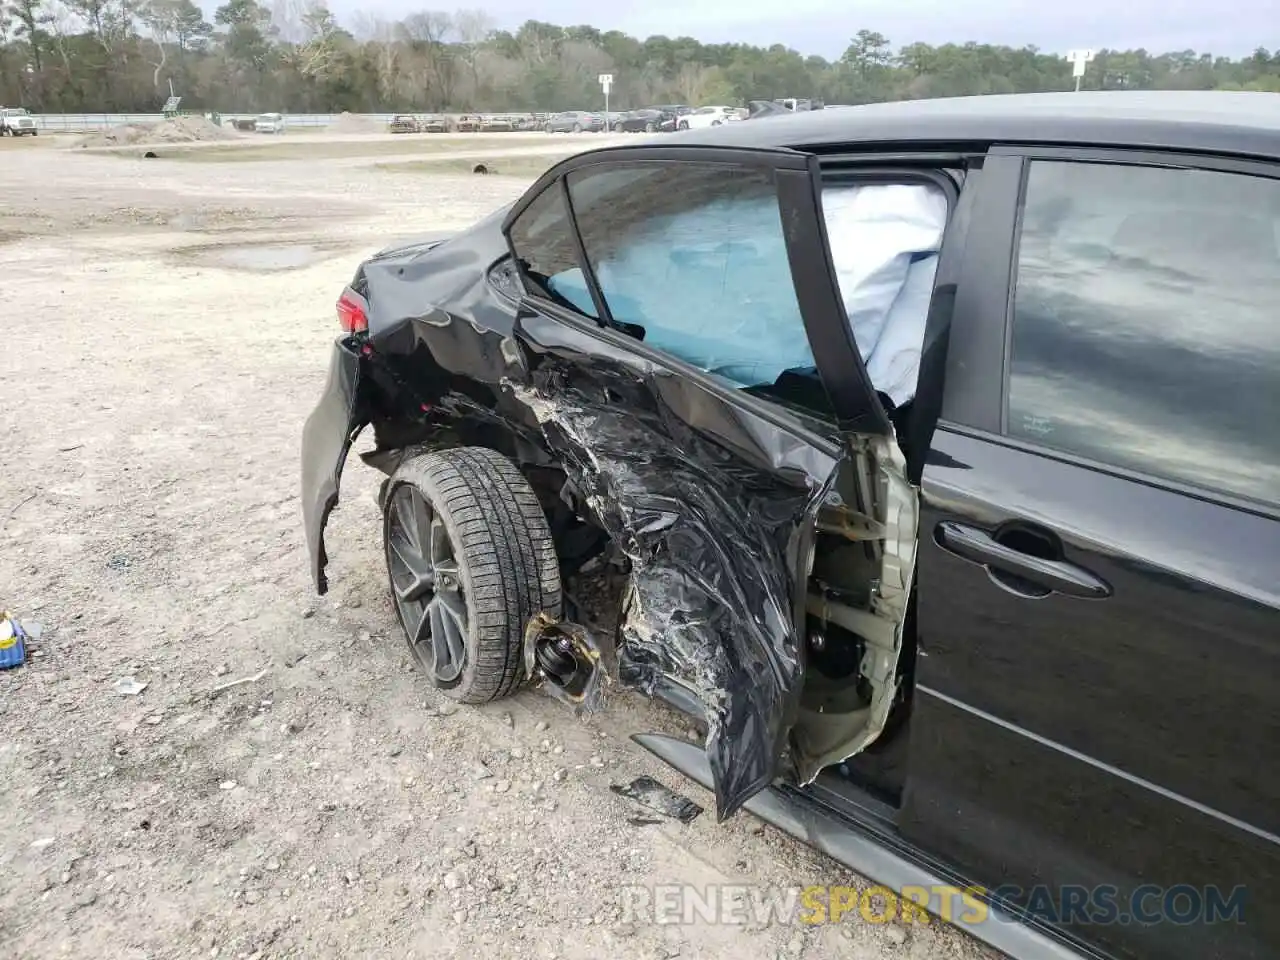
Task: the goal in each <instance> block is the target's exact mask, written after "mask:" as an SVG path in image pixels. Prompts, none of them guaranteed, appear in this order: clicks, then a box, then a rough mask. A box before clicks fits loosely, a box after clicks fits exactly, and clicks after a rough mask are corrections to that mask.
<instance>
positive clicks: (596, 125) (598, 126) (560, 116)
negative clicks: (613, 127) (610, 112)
mask: <svg viewBox="0 0 1280 960" xmlns="http://www.w3.org/2000/svg"><path fill="white" fill-rule="evenodd" d="M542 129H544V130H546V131H547V133H584V132H586V133H599V132H600V131H601V130H603V129H604V117H602V116H601V115H600V114H598V113H588V112H587V111H585V110H566V111H565V112H564V113H557V114H556V115H555V116H553V117H551V119H549V120H548V121H547V122H546V123H545V124H544V125H543V127H542Z"/></svg>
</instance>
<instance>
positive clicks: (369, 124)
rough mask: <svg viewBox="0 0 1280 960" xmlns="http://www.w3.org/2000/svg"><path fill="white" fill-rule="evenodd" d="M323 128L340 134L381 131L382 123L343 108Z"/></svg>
mask: <svg viewBox="0 0 1280 960" xmlns="http://www.w3.org/2000/svg"><path fill="white" fill-rule="evenodd" d="M325 129H326V130H327V131H328V132H329V133H341V134H354V133H382V125H381V124H379V123H378V122H377V121H375V120H370V119H369V118H368V117H357V116H355V115H354V114H351V113H347V112H346V111H345V110H344V111H343V112H342V113H340V114H339V115H338V117H337V119H336V120H334V121H333V123H331V124H329V126H327V127H326V128H325Z"/></svg>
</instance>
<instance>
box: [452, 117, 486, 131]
mask: <svg viewBox="0 0 1280 960" xmlns="http://www.w3.org/2000/svg"><path fill="white" fill-rule="evenodd" d="M483 125H484V118H483V117H482V116H480V115H479V114H478V113H464V114H462V115H461V116H459V117H458V119H457V120H456V121H455V122H454V129H455V130H457V131H458V132H459V133H475V132H476V131H478V130H479V129H480V128H481V127H482V126H483Z"/></svg>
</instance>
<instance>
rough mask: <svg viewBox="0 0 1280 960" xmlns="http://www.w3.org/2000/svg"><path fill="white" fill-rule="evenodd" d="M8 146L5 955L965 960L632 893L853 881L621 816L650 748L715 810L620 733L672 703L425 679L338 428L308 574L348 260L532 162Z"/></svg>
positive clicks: (773, 853) (2, 168)
mask: <svg viewBox="0 0 1280 960" xmlns="http://www.w3.org/2000/svg"><path fill="white" fill-rule="evenodd" d="M607 139H608V138H604V137H585V138H582V139H581V140H576V139H570V138H556V139H555V140H554V144H553V145H548V147H547V148H546V149H548V150H554V151H559V152H563V151H564V150H566V149H568V148H572V147H573V146H574V145H576V144H584V145H595V144H599V143H602V142H605V141H606V140H607ZM42 141H43V138H42ZM6 147H7V144H3V143H0V182H3V183H5V184H6V185H7V186H6V188H5V190H4V193H3V196H2V197H0V255H2V256H3V260H4V264H5V266H4V281H3V288H4V292H5V295H6V296H5V302H6V305H7V307H8V311H9V322H8V323H7V324H6V346H5V350H4V364H3V366H4V387H3V391H4V402H3V403H2V404H0V441H2V443H0V456H2V457H3V467H4V469H3V471H2V472H0V607H8V608H10V609H12V610H13V611H15V613H17V614H18V615H19V616H22V617H25V618H29V619H33V620H38V621H39V622H40V623H41V624H42V625H43V626H44V634H43V636H42V638H41V639H40V640H39V642H37V643H36V644H35V645H34V647H33V656H32V659H31V661H30V663H29V664H28V666H26V667H24V668H22V669H20V670H16V671H12V672H9V673H5V674H0V703H2V704H3V707H2V708H0V716H2V717H3V721H4V727H3V736H2V737H0V784H3V785H2V786H0V798H2V800H3V808H4V810H5V812H6V816H5V817H4V818H3V820H0V955H2V956H6V957H15V958H18V957H94V958H97V960H100V958H115V957H128V958H163V957H179V956H182V957H194V956H204V957H224V958H225V957H237V958H264V957H357V956H359V957H396V958H403V957H452V956H472V955H475V954H476V953H477V951H480V952H481V955H483V956H486V957H490V956H493V957H513V958H515V957H519V958H544V957H545V958H550V957H563V958H574V957H581V958H593V960H594V958H598V957H601V956H617V957H643V958H662V960H665V958H673V957H681V958H731V957H733V958H737V957H742V956H752V957H774V956H784V957H797V958H822V957H835V956H839V957H844V958H879V957H904V958H916V960H919V958H940V957H964V958H970V957H972V958H976V957H985V956H988V954H987V953H985V952H984V951H982V950H981V949H979V948H978V947H977V946H976V945H975V944H974V943H973V942H972V941H970V940H969V939H967V938H966V937H965V936H964V935H962V934H960V933H959V932H957V931H955V930H953V929H951V928H948V927H944V926H942V925H940V924H938V923H936V922H935V923H933V924H930V925H928V926H919V925H913V926H911V927H907V926H902V925H898V924H894V925H888V926H884V925H873V924H868V923H865V922H862V921H860V920H857V918H856V914H855V915H851V916H850V917H848V918H846V920H845V921H844V922H843V923H841V924H839V925H835V926H823V927H808V926H804V925H801V924H750V925H748V926H747V927H746V928H743V927H741V926H730V925H724V924H708V923H702V922H699V923H696V924H691V925H684V924H677V925H654V924H647V923H643V922H641V923H634V922H626V921H625V918H624V917H623V916H622V914H621V912H620V907H621V900H622V894H621V892H620V891H621V888H622V886H623V885H625V884H664V883H675V882H680V883H688V884H693V885H696V886H698V887H703V886H705V885H707V884H714V883H731V884H752V885H761V886H767V885H773V886H782V887H795V886H802V885H807V884H817V883H822V884H841V883H853V884H860V883H861V881H859V880H858V879H857V878H855V877H851V876H850V875H849V874H848V873H847V872H846V871H844V870H843V869H842V868H840V867H839V866H838V865H836V864H834V863H833V862H831V861H829V860H827V859H826V858H824V857H822V856H820V855H818V854H815V853H813V852H812V851H810V850H808V849H807V848H805V847H803V846H801V845H799V844H796V843H794V842H792V841H791V840H789V839H788V838H786V837H784V836H782V835H780V834H778V833H777V832H775V831H774V830H772V829H771V828H765V827H763V826H762V825H761V824H759V823H758V822H756V821H754V820H753V819H752V818H751V817H749V816H747V815H743V816H739V817H736V818H734V819H733V820H731V821H729V822H728V823H726V824H724V825H720V826H717V825H716V824H715V822H714V816H713V815H712V814H711V813H710V812H708V813H706V814H704V815H703V816H701V817H699V818H698V819H696V820H694V821H693V822H692V823H691V824H688V825H684V824H681V823H678V822H676V821H665V820H664V821H662V822H659V823H652V822H646V821H645V820H643V819H640V820H637V819H636V810H635V809H634V808H633V806H632V805H631V804H630V802H629V801H625V800H623V799H621V798H620V797H617V796H615V795H614V794H613V793H611V792H610V790H609V786H610V785H611V784H614V783H619V782H624V781H628V780H630V779H631V778H633V777H635V776H638V775H640V774H643V773H649V774H652V775H654V776H655V777H657V778H658V779H660V780H662V781H663V782H665V783H666V784H668V785H669V786H672V787H674V788H675V789H677V790H680V791H681V792H684V793H686V794H687V795H688V796H690V797H692V798H693V799H694V800H696V801H697V802H698V803H700V804H702V805H703V806H704V807H705V808H706V809H707V810H708V811H711V810H713V808H714V804H713V802H712V800H711V798H710V796H708V795H707V794H705V793H704V792H702V791H700V790H698V789H697V788H695V787H693V786H692V785H691V784H689V783H687V782H685V781H682V780H681V778H680V777H679V776H678V775H677V774H675V773H674V772H673V771H671V770H669V769H667V768H664V767H662V765H661V764H659V763H658V762H657V761H654V760H652V759H651V758H650V757H649V756H648V755H647V754H646V753H644V751H642V750H640V749H639V748H638V747H635V746H633V745H632V744H630V742H629V741H628V739H627V737H628V736H629V735H630V734H631V733H633V732H636V731H641V730H655V729H657V730H665V731H668V732H676V733H681V734H683V733H685V732H686V731H685V727H684V724H683V723H682V722H681V721H680V720H679V719H678V718H676V717H675V716H673V715H671V714H669V713H667V712H665V711H663V710H662V709H660V708H659V707H657V706H654V705H652V704H648V703H646V702H643V701H641V700H639V699H638V698H634V697H630V696H620V697H618V698H616V699H615V700H614V702H613V703H612V705H611V707H610V709H609V710H608V711H607V712H606V713H604V714H601V715H599V716H597V717H596V718H594V719H591V720H586V721H582V720H575V719H573V718H572V717H571V716H570V715H569V714H568V713H566V712H565V711H564V709H563V708H562V707H560V706H559V705H557V704H556V703H554V702H553V701H552V700H551V699H549V698H547V697H545V696H543V695H541V694H538V693H536V692H524V693H521V694H520V695H518V696H516V697H514V698H512V699H510V700H506V701H503V702H500V703H497V704H494V705H492V706H490V707H485V708H467V707H463V708H456V707H454V706H453V705H452V704H450V703H448V702H446V701H445V700H443V698H441V697H438V696H436V695H435V693H434V692H433V691H432V690H431V689H430V688H429V687H428V686H427V684H426V682H425V681H424V680H423V679H422V678H421V677H420V676H417V675H416V674H415V673H414V672H413V670H412V669H411V668H410V666H409V659H408V656H407V652H406V651H405V648H404V644H403V640H402V639H401V637H400V636H399V635H398V630H397V627H396V625H395V618H394V614H393V612H392V610H391V607H390V604H389V601H388V598H387V594H386V588H385V576H384V572H383V565H382V559H381V553H380V547H379V543H378V534H377V531H378V521H377V510H376V507H375V505H374V503H373V492H374V489H375V486H376V477H375V476H374V475H373V474H372V473H371V472H370V471H368V470H366V469H364V468H363V467H362V466H361V465H359V463H358V462H353V465H352V467H351V469H350V470H349V471H348V473H347V476H346V477H345V480H346V483H345V486H344V491H343V492H344V499H343V502H342V506H341V508H340V510H339V511H338V512H337V513H336V514H335V515H334V517H333V521H332V523H331V524H330V532H329V543H330V550H331V552H332V554H333V561H332V563H331V565H330V577H331V582H332V583H333V585H334V586H333V590H332V592H331V594H330V596H328V597H326V598H323V599H320V598H317V597H315V596H314V594H313V592H312V589H311V584H310V582H309V579H308V576H307V562H306V556H305V550H304V546H303V542H302V524H301V517H300V508H299V502H298V492H297V488H298V444H299V437H300V433H301V427H302V422H303V419H304V418H305V417H306V415H307V414H308V413H309V411H310V409H311V407H312V406H313V405H314V403H315V401H316V399H317V397H318V396H319V393H320V389H321V385H322V381H323V376H324V371H325V365H326V360H327V356H328V353H329V349H330V343H331V341H332V339H333V337H334V336H335V335H336V333H337V324H336V320H335V318H334V315H333V301H334V298H335V296H336V293H337V291H338V289H339V288H340V286H341V285H342V283H344V282H345V281H346V280H347V279H348V278H349V276H350V274H351V271H352V269H353V267H354V266H355V264H356V262H357V261H358V260H359V259H360V258H361V257H363V256H365V255H367V254H368V253H370V252H371V251H372V250H374V249H377V248H378V247H381V246H384V245H385V244H387V243H388V242H390V241H392V240H394V239H396V238H397V237H401V236H410V235H413V234H415V233H420V232H427V231H432V230H436V229H447V228H452V227H459V226H462V225H465V224H466V223H468V222H470V221H472V220H473V219H475V218H476V217H478V216H480V215H482V214H484V213H487V212H488V211H490V210H491V209H492V208H493V207H494V206H496V205H497V204H499V203H501V202H504V201H506V200H509V199H512V198H514V197H515V196H516V195H518V194H519V192H520V191H521V190H522V189H523V188H524V187H525V186H526V183H527V181H521V180H516V179H511V178H504V177H472V176H453V177H449V176H439V177H431V176H410V175H405V174H389V173H386V172H382V171H378V170H375V169H374V168H373V167H372V166H370V165H369V164H371V163H372V162H373V161H372V158H371V159H370V161H369V164H364V165H360V164H358V163H354V162H352V161H351V160H350V159H345V160H342V161H340V162H339V161H334V162H317V161H295V160H287V161H272V162H254V163H248V162H246V163H227V162H220V163H217V164H201V163H191V162H183V163H174V162H166V161H165V160H163V159H160V160H142V159H137V158H129V157H118V156H109V155H102V154H92V153H85V152H84V151H71V150H67V149H62V148H59V147H56V146H48V145H43V143H42V146H40V147H24V148H22V149H6ZM520 149H521V150H528V149H533V147H530V145H529V144H527V143H522V144H521V146H520ZM538 149H541V148H538ZM491 152H492V151H490V153H491ZM126 677H132V678H133V679H134V680H136V681H137V683H139V684H145V685H146V686H145V689H143V690H142V692H141V693H139V694H136V695H132V696H128V695H123V694H121V693H119V692H117V689H116V684H117V681H120V680H121V679H122V678H126ZM242 678H252V679H250V680H248V682H245V683H242V684H239V685H236V686H233V687H230V688H228V689H223V690H219V689H218V688H219V687H220V686H221V685H224V684H226V683H228V682H229V681H232V680H237V679H242Z"/></svg>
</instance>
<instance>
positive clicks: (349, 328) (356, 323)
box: [338, 292, 369, 333]
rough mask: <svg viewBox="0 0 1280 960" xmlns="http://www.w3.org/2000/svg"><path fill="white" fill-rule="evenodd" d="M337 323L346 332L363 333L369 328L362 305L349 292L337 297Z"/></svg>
mask: <svg viewBox="0 0 1280 960" xmlns="http://www.w3.org/2000/svg"><path fill="white" fill-rule="evenodd" d="M338 324H339V325H340V326H341V327H342V329H343V330H344V331H345V332H347V333H364V332H365V331H366V330H368V329H369V318H368V317H367V316H366V315H365V312H364V307H363V306H362V305H361V304H360V302H359V301H358V300H356V298H355V297H354V296H353V295H352V294H351V293H350V292H345V293H343V294H342V296H340V297H339V298H338Z"/></svg>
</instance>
